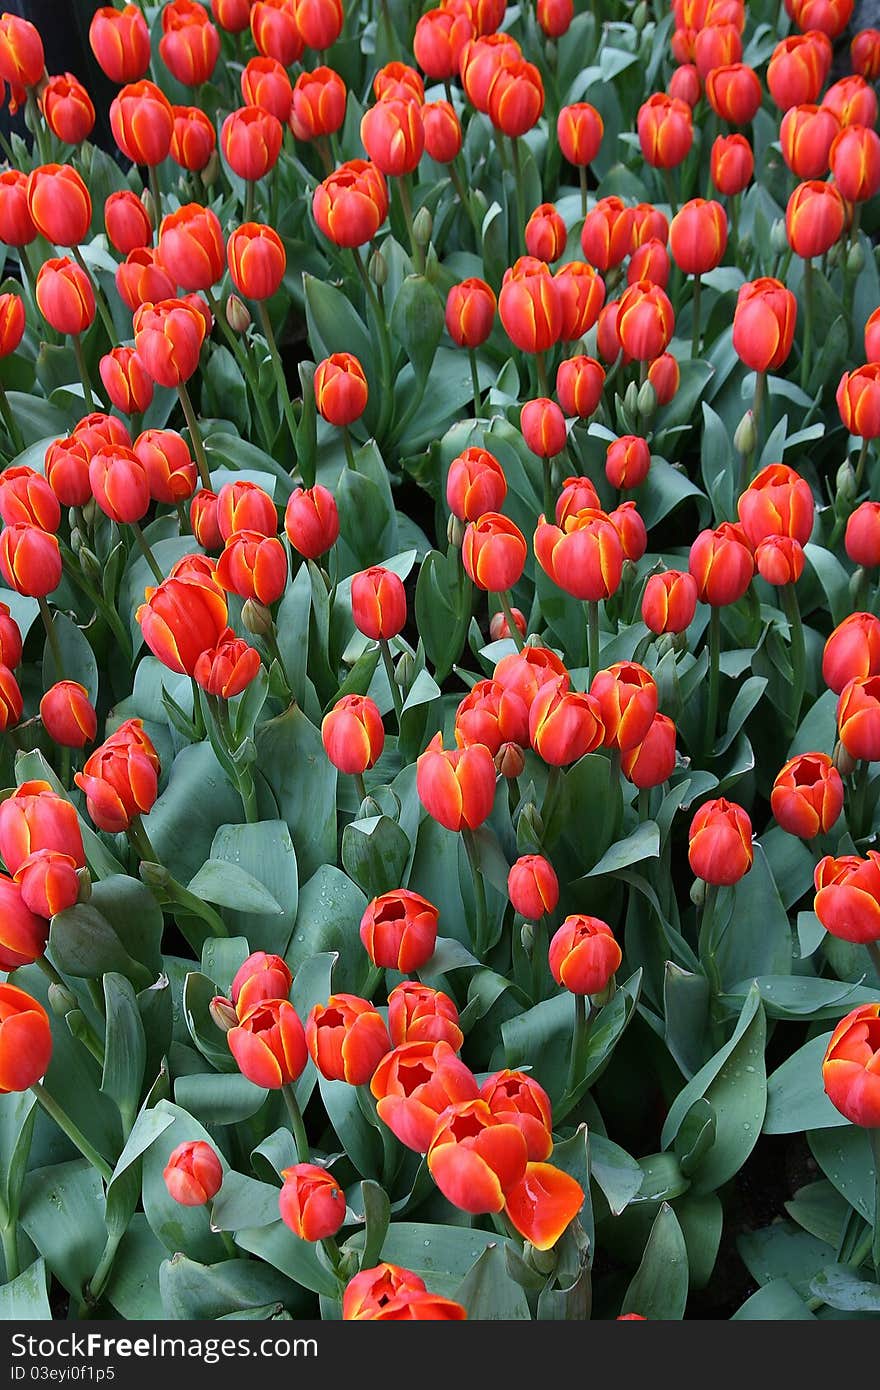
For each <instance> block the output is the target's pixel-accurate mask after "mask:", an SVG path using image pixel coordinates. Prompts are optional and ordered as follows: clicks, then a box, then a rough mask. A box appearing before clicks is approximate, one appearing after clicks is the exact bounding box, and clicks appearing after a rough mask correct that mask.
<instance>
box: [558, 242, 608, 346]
mask: <svg viewBox="0 0 880 1390" xmlns="http://www.w3.org/2000/svg"><path fill="white" fill-rule="evenodd" d="M553 284H554V285H555V287H556V298H557V300H558V302H559V305H560V308H561V311H562V323H561V325H560V328H559V338H560V341H561V342H563V343H573V342H574V341H575V340H576V339H577V338H582V337H583V335H584V334H585V333H589V331H590V329H591V328H592V327H593V325H594V323H595V322H596V320H597V319H598V317H599V312H600V310H601V308H602V305H603V304H604V302H605V281H604V280H603V279H602V277H601V275H599V274H597V272H596V271H595V270H594V269H593V267H592V266H591V265H587V263H586V261H567V262H566V264H565V265H563V266H560V268H559V269H558V270H557V271H556V274H555V275H554V276H553Z"/></svg>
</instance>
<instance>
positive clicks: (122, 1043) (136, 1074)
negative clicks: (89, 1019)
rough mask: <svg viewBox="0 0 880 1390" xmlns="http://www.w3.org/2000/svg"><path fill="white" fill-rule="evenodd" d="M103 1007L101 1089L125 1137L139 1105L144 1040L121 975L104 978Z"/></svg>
mask: <svg viewBox="0 0 880 1390" xmlns="http://www.w3.org/2000/svg"><path fill="white" fill-rule="evenodd" d="M104 1005H105V1015H106V1019H107V1025H106V1032H105V1038H104V1070H103V1074H102V1076H101V1090H102V1091H103V1092H104V1094H105V1095H108V1096H110V1097H111V1098H112V1099H113V1100H114V1101H115V1102H116V1105H117V1106H118V1108H119V1113H120V1115H121V1116H122V1127H123V1131H124V1133H125V1134H126V1135H128V1134H129V1133H130V1131H131V1127H132V1125H133V1124H134V1119H135V1115H136V1114H137V1109H138V1104H139V1102H140V1095H141V1086H142V1084H143V1079H144V1066H145V1063H146V1060H147V1040H146V1036H145V1034H144V1025H143V1022H142V1020H141V1015H140V1011H139V1009H138V1002H137V996H136V994H135V992H134V987H133V986H132V984H131V982H130V981H129V980H127V979H126V977H125V976H124V975H118V974H116V973H114V972H112V971H107V973H106V974H105V975H104Z"/></svg>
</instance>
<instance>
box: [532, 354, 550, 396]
mask: <svg viewBox="0 0 880 1390" xmlns="http://www.w3.org/2000/svg"><path fill="white" fill-rule="evenodd" d="M535 374H536V379H537V382H538V395H539V396H549V395H550V384H549V381H548V380H547V359H546V358H545V356H544V354H543V352H536V353H535Z"/></svg>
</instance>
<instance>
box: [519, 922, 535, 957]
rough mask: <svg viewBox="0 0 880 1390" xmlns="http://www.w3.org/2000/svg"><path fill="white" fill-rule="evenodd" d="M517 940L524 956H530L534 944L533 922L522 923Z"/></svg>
mask: <svg viewBox="0 0 880 1390" xmlns="http://www.w3.org/2000/svg"><path fill="white" fill-rule="evenodd" d="M519 939H520V941H521V942H522V948H523V950H524V951H525V953H526V955H529V956H530V955H531V954H532V947H533V946H534V944H535V924H534V922H523V924H522V927H521V928H520V933H519Z"/></svg>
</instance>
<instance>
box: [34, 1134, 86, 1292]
mask: <svg viewBox="0 0 880 1390" xmlns="http://www.w3.org/2000/svg"><path fill="white" fill-rule="evenodd" d="M19 1219H20V1221H21V1225H22V1228H23V1229H24V1230H25V1231H26V1232H27V1234H28V1235H29V1236H30V1238H31V1240H32V1241H33V1242H34V1245H35V1246H36V1247H37V1249H38V1250H39V1252H40V1254H41V1255H42V1256H43V1259H44V1260H45V1261H46V1264H47V1265H48V1267H49V1269H50V1270H51V1271H52V1273H53V1274H54V1275H55V1277H56V1279H58V1280H59V1282H60V1283H62V1284H63V1285H64V1287H65V1288H66V1289H67V1291H68V1293H70V1294H72V1295H73V1296H74V1297H76V1298H79V1297H80V1296H81V1294H82V1290H83V1288H84V1286H85V1284H86V1283H87V1282H88V1280H89V1279H90V1278H91V1277H92V1274H93V1273H94V1270H95V1267H96V1265H97V1263H98V1260H99V1259H100V1258H101V1251H102V1250H103V1249H104V1241H105V1238H106V1231H105V1228H104V1192H103V1188H102V1186H101V1178H100V1175H99V1174H98V1171H97V1169H95V1168H93V1167H92V1166H91V1164H90V1163H88V1162H87V1161H86V1160H85V1159H84V1158H78V1159H74V1161H73V1162H72V1163H56V1164H53V1165H52V1166H51V1167H50V1168H37V1169H36V1170H35V1171H34V1172H31V1173H29V1174H28V1176H27V1178H26V1179H25V1183H24V1189H23V1191H22V1199H21V1211H20V1216H19Z"/></svg>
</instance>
